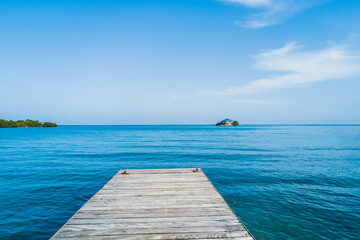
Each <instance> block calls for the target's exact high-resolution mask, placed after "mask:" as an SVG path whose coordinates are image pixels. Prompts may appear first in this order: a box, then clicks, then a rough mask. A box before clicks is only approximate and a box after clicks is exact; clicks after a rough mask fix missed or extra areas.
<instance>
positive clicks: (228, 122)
mask: <svg viewBox="0 0 360 240" xmlns="http://www.w3.org/2000/svg"><path fill="white" fill-rule="evenodd" d="M216 126H228V127H232V126H239V123H238V121H236V120H231V119H228V118H226V119H224V120H222V121H221V122H218V123H217V124H216Z"/></svg>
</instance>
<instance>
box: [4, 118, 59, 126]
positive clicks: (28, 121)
mask: <svg viewBox="0 0 360 240" xmlns="http://www.w3.org/2000/svg"><path fill="white" fill-rule="evenodd" d="M57 126H58V125H57V124H56V123H52V122H44V123H41V122H39V121H37V120H31V119H26V120H18V121H13V120H10V121H6V120H4V119H0V128H17V127H57Z"/></svg>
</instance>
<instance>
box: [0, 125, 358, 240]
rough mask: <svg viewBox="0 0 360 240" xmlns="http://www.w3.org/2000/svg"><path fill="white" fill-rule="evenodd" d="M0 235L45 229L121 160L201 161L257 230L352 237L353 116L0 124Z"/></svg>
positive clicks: (139, 164) (37, 235)
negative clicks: (346, 121)
mask: <svg viewBox="0 0 360 240" xmlns="http://www.w3.org/2000/svg"><path fill="white" fill-rule="evenodd" d="M0 165H1V167H0V239H48V238H49V237H51V236H52V235H53V234H54V233H55V232H56V231H57V230H58V229H59V228H60V227H61V226H62V225H63V224H64V223H65V222H66V221H67V219H68V218H70V217H71V216H72V215H73V214H74V213H75V212H76V211H77V210H78V209H79V208H80V207H81V206H82V205H83V204H84V203H85V202H86V201H87V200H88V199H89V198H90V197H91V196H92V195H93V194H95V193H96V192H97V191H98V190H99V189H100V188H101V187H102V186H103V185H104V184H105V183H106V182H107V181H108V180H109V179H110V178H111V177H112V176H113V175H114V174H115V173H116V172H118V171H119V170H120V169H123V168H184V167H185V168H189V167H190V168H192V167H200V168H202V169H203V170H204V171H205V173H206V174H207V176H208V177H209V178H210V180H211V181H212V182H213V184H214V185H215V187H216V188H217V189H218V190H219V192H220V193H221V194H222V195H223V197H224V198H225V200H226V201H227V202H228V204H229V205H230V206H231V207H232V208H233V210H234V212H235V213H236V214H237V215H238V216H239V217H240V218H241V220H242V221H243V222H244V223H245V224H246V226H247V227H248V228H249V230H250V231H251V232H252V233H253V235H254V236H255V237H256V238H257V239H360V125H347V126H340V125H326V126H325V125H323V126H310V125H297V126H295V125H247V126H240V127H214V126H60V127H58V128H17V129H0Z"/></svg>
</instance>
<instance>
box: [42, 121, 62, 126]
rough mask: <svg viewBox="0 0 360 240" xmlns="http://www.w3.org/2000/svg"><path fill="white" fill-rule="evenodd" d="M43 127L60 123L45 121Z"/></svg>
mask: <svg viewBox="0 0 360 240" xmlns="http://www.w3.org/2000/svg"><path fill="white" fill-rule="evenodd" d="M42 126H43V127H57V126H58V125H57V124H56V123H52V122H44V123H43V125H42Z"/></svg>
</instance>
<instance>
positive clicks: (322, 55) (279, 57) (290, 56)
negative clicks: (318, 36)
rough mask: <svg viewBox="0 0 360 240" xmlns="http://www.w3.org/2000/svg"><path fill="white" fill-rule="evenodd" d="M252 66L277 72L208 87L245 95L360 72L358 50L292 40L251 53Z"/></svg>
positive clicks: (351, 75)
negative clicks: (304, 44)
mask: <svg viewBox="0 0 360 240" xmlns="http://www.w3.org/2000/svg"><path fill="white" fill-rule="evenodd" d="M253 57H254V59H255V60H256V63H255V68H257V69H260V70H266V71H274V72H277V75H275V76H271V77H268V78H263V79H258V80H255V81H252V82H249V83H248V84H245V85H243V86H237V87H230V88H228V89H225V90H223V91H212V93H213V94H220V95H245V94H254V93H259V92H263V91H266V90H271V89H280V88H290V87H297V86H302V85H305V84H309V83H314V82H320V81H327V80H332V79H346V78H350V77H356V76H360V53H356V52H354V51H353V50H352V49H351V48H350V47H349V46H346V45H334V46H331V47H328V48H325V49H320V50H304V48H303V47H301V46H299V45H298V44H296V43H289V44H286V45H285V46H283V47H282V48H279V49H274V50H270V51H265V52H263V53H260V54H258V55H255V56H253Z"/></svg>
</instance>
